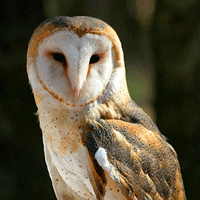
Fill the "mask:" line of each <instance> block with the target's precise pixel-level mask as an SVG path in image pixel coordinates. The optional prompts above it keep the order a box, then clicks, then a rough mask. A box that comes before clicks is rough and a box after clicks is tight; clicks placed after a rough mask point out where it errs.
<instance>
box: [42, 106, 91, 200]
mask: <svg viewBox="0 0 200 200" xmlns="http://www.w3.org/2000/svg"><path fill="white" fill-rule="evenodd" d="M49 108H50V107H49ZM39 118H40V126H41V129H42V132H43V138H44V146H45V147H46V151H48V155H49V156H50V157H51V158H50V159H51V162H48V159H47V158H46V162H47V166H48V165H54V166H55V168H56V169H57V171H58V173H59V175H60V176H61V177H62V179H63V181H64V183H65V184H66V187H69V190H70V189H71V190H72V191H73V193H74V192H75V193H76V194H77V197H78V196H79V197H81V199H85V197H87V199H88V198H89V199H95V193H94V190H93V188H92V185H91V183H90V180H89V176H88V171H87V168H86V165H85V160H84V156H83V146H82V143H81V141H80V136H79V131H78V125H77V124H78V123H79V121H80V119H81V118H82V117H81V116H79V114H78V113H76V112H73V111H72V112H70V111H68V110H66V109H52V108H50V109H45V111H44V109H42V111H39ZM45 154H46V152H45ZM46 156H47V155H46ZM50 168H52V167H51V166H48V170H49V173H50V176H51V178H52V179H53V177H52V172H51V170H50ZM52 182H53V183H54V182H55V180H52ZM77 199H78V198H77Z"/></svg>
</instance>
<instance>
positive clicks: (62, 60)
mask: <svg viewBox="0 0 200 200" xmlns="http://www.w3.org/2000/svg"><path fill="white" fill-rule="evenodd" d="M52 55H53V58H54V60H55V61H58V62H60V63H62V64H64V65H66V60H65V56H64V55H63V54H62V53H53V54H52Z"/></svg>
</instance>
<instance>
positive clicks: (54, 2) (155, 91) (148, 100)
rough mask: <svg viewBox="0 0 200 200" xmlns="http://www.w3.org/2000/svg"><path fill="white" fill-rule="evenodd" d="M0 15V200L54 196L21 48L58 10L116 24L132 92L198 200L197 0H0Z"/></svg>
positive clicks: (199, 93)
mask: <svg viewBox="0 0 200 200" xmlns="http://www.w3.org/2000/svg"><path fill="white" fill-rule="evenodd" d="M0 13H1V16H0V18H1V21H0V23H1V24H0V113H1V114H0V199H3V200H4V199H5V200H8V199H17V200H18V199H20V200H23V199H38V200H39V199H41V200H42V199H49V200H51V199H55V195H54V192H53V189H52V186H51V182H50V178H49V175H48V172H47V169H46V165H45V162H44V155H43V145H42V134H41V131H40V129H39V124H38V123H37V117H36V116H35V115H34V114H33V113H36V111H37V110H36V106H35V103H34V100H33V96H32V94H31V89H30V86H29V85H28V79H27V75H26V50H27V45H28V41H29V39H30V36H31V34H32V32H33V30H34V29H35V28H36V26H38V25H39V24H40V23H41V22H42V21H43V20H45V19H47V18H50V17H53V16H56V15H68V16H74V15H87V16H93V17H97V18H100V19H102V20H104V21H106V22H107V23H108V24H110V25H111V26H112V27H113V28H114V29H115V30H116V32H117V33H118V35H119V37H120V39H121V42H122V46H123V49H124V54H125V62H126V68H127V79H128V86H129V90H130V93H131V96H132V98H133V99H134V100H135V101H136V102H137V103H138V104H139V105H140V106H142V107H143V108H144V109H145V110H146V112H147V113H148V114H149V115H150V116H151V117H152V118H153V119H154V120H156V121H157V123H158V126H159V128H160V130H161V131H162V132H163V134H164V135H165V136H166V137H167V138H169V142H170V143H171V144H172V145H173V147H174V148H175V150H176V151H177V154H178V156H179V161H180V164H181V169H182V174H183V179H184V185H185V189H186V193H187V198H188V199H200V191H199V188H200V134H199V133H198V131H199V130H200V116H199V115H200V114H199V113H200V104H199V102H200V91H199V86H200V70H199V67H200V66H199V65H200V59H199V58H200V55H199V54H200V49H199V48H200V29H199V24H200V0H163V1H158V0H126V1H124V0H118V1H115V0H109V1H107V0H102V1H92V0H68V1H64V0H42V1H39V0H32V1H27V0H26V1H25V0H17V1H16V0H15V1H14V0H8V1H5V0H3V1H2V2H1V6H0ZM153 105H155V106H153ZM154 107H155V108H156V109H155V110H154Z"/></svg>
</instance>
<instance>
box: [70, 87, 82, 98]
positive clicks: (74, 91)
mask: <svg viewBox="0 0 200 200" xmlns="http://www.w3.org/2000/svg"><path fill="white" fill-rule="evenodd" d="M81 90H82V88H80V89H79V88H78V87H76V86H75V87H74V88H73V89H72V94H73V96H74V98H75V99H77V98H78V97H79V94H80V91H81Z"/></svg>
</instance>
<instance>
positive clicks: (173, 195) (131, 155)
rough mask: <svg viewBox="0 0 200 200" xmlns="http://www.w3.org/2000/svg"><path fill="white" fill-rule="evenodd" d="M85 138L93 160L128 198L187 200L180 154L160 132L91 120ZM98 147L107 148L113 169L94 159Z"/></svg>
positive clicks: (112, 121) (86, 128)
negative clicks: (178, 158)
mask: <svg viewBox="0 0 200 200" xmlns="http://www.w3.org/2000/svg"><path fill="white" fill-rule="evenodd" d="M82 138H83V143H84V145H85V146H86V148H87V149H88V152H89V154H90V156H91V158H90V160H92V162H94V159H95V160H96V161H97V163H98V164H99V167H100V168H101V170H104V171H106V172H107V173H108V174H109V176H110V177H111V178H112V179H113V181H114V182H115V183H116V184H117V186H118V187H119V188H120V189H121V191H122V194H123V195H124V196H125V197H126V198H127V199H135V197H136V198H137V199H155V200H162V199H185V193H184V187H183V182H182V178H181V173H180V167H179V163H178V160H177V155H176V153H175V151H174V150H173V148H172V147H171V146H170V145H169V144H168V143H167V142H166V141H165V139H164V138H163V137H162V136H161V134H160V133H158V132H153V131H151V130H148V129H147V128H145V127H144V126H143V125H141V124H139V123H129V122H124V121H122V120H114V119H112V120H103V119H101V120H98V121H90V122H89V123H88V124H87V125H86V127H85V129H84V130H83V137H82ZM99 148H103V149H105V152H106V156H105V158H106V159H107V161H105V163H107V162H109V164H110V165H112V166H113V168H114V170H109V169H110V168H109V167H105V166H103V164H102V162H103V161H100V160H98V158H97V156H96V158H95V154H96V152H97V151H98V150H99ZM105 158H104V159H105ZM105 165H106V164H105ZM107 165H108V164H107ZM94 166H97V165H94ZM99 167H98V168H97V167H96V168H95V170H96V171H98V170H99ZM97 173H98V172H97ZM104 183H105V184H106V182H104Z"/></svg>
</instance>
